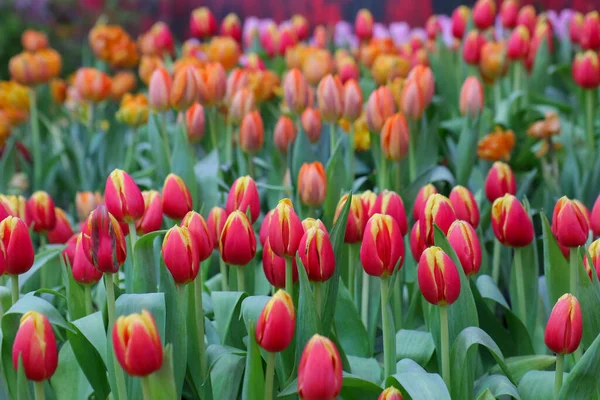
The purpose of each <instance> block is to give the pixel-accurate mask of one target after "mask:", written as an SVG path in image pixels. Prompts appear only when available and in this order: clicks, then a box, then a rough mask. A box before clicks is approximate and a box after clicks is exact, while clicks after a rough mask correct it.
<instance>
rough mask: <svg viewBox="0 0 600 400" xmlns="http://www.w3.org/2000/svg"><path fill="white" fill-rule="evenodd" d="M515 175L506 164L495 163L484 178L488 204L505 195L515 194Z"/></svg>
mask: <svg viewBox="0 0 600 400" xmlns="http://www.w3.org/2000/svg"><path fill="white" fill-rule="evenodd" d="M516 193H517V184H516V182H515V175H514V174H513V172H512V169H510V166H509V165H508V164H505V163H503V162H501V161H496V162H495V163H494V164H493V165H492V168H490V170H489V172H488V174H487V177H486V178H485V196H486V197H487V199H488V201H489V202H490V203H493V202H494V200H496V199H497V198H500V197H502V196H504V195H505V194H513V195H514V194H516Z"/></svg>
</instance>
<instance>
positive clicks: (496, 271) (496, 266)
mask: <svg viewBox="0 0 600 400" xmlns="http://www.w3.org/2000/svg"><path fill="white" fill-rule="evenodd" d="M501 250H502V244H501V243H500V242H499V241H498V239H494V255H493V259H492V279H493V280H494V283H495V284H496V286H500V252H501Z"/></svg>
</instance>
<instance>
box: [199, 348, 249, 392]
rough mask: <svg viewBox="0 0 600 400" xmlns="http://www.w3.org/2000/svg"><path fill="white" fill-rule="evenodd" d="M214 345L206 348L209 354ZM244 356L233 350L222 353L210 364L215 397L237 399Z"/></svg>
mask: <svg viewBox="0 0 600 400" xmlns="http://www.w3.org/2000/svg"><path fill="white" fill-rule="evenodd" d="M214 347H215V346H214V345H213V346H210V347H209V348H208V351H209V355H210V354H211V350H213V348H214ZM245 364H246V357H245V356H243V355H240V354H236V353H234V352H229V353H224V354H222V355H220V356H219V358H217V359H216V361H214V363H212V365H211V373H210V379H211V384H212V388H213V397H214V398H215V399H237V398H238V394H239V392H240V390H241V384H242V378H243V375H244V369H245Z"/></svg>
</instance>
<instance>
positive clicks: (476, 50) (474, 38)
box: [462, 30, 486, 65]
mask: <svg viewBox="0 0 600 400" xmlns="http://www.w3.org/2000/svg"><path fill="white" fill-rule="evenodd" d="M485 42H486V40H485V36H484V35H483V34H481V33H479V32H478V31H476V30H472V31H471V32H469V33H468V34H467V37H465V39H464V41H463V53H462V57H463V60H464V61H465V62H466V63H467V64H470V65H479V61H480V60H481V48H482V47H483V45H484V44H485Z"/></svg>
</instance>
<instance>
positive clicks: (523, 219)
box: [492, 194, 534, 247]
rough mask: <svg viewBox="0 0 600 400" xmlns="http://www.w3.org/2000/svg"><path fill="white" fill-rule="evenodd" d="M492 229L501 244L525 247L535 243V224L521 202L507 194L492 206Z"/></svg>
mask: <svg viewBox="0 0 600 400" xmlns="http://www.w3.org/2000/svg"><path fill="white" fill-rule="evenodd" d="M492 228H493V229H494V234H495V235H496V238H497V239H498V241H499V242H500V243H502V244H503V245H505V246H511V247H525V246H527V245H529V244H530V243H531V242H532V241H533V233H534V232H533V223H532V222H531V218H530V217H529V215H528V214H527V211H525V208H524V207H523V205H522V204H521V202H520V201H519V200H518V199H517V198H516V197H515V196H513V195H511V194H506V195H504V196H503V197H500V198H498V199H496V200H495V201H494V204H492Z"/></svg>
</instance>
